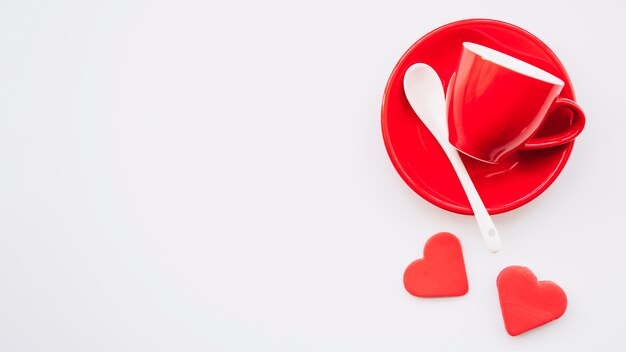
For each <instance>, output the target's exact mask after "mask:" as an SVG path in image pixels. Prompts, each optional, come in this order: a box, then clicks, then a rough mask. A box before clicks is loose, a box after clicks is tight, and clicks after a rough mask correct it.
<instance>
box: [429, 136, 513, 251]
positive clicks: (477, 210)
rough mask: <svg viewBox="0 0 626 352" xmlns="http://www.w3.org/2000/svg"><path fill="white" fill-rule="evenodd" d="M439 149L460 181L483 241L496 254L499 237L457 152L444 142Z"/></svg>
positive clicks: (498, 246) (499, 244) (499, 243)
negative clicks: (444, 153)
mask: <svg viewBox="0 0 626 352" xmlns="http://www.w3.org/2000/svg"><path fill="white" fill-rule="evenodd" d="M441 147H442V148H443V150H444V151H445V152H446V154H447V155H448V159H450V162H451V163H452V167H454V171H456V174H457V176H458V177H459V180H460V181H461V185H462V186H463V190H464V191H465V194H466V195H467V199H468V200H469V203H470V206H471V207H472V211H473V212H474V216H475V217H476V222H478V227H479V228H480V232H481V234H482V236H483V239H484V240H485V243H486V244H487V248H489V250H490V251H491V252H492V253H496V252H498V251H499V250H500V247H501V242H500V235H499V234H498V230H496V226H495V225H494V224H493V221H492V220H491V216H490V215H489V213H488V212H487V209H486V208H485V204H484V203H483V201H482V200H481V199H480V195H479V194H478V191H476V187H475V186H474V182H472V179H471V178H470V176H469V174H468V173H467V169H466V168H465V165H464V164H463V161H462V160H461V156H460V155H459V152H458V151H457V150H456V149H454V147H453V146H452V145H450V144H449V143H447V141H445V143H441Z"/></svg>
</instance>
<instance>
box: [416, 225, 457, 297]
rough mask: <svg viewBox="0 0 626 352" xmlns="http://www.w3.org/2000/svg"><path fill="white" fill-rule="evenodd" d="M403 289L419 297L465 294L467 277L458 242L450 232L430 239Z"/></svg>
mask: <svg viewBox="0 0 626 352" xmlns="http://www.w3.org/2000/svg"><path fill="white" fill-rule="evenodd" d="M404 287H405V288H406V290H407V291H409V293H410V294H412V295H414V296H417V297H448V296H462V295H464V294H466V293H467V290H468V285H467V274H466V272H465V262H464V261H463V251H462V249H461V242H459V239H458V238H456V236H454V235H453V234H451V233H448V232H441V233H438V234H436V235H433V236H432V237H431V238H429V239H428V241H426V245H425V246H424V258H422V259H418V260H416V261H414V262H412V263H411V264H409V266H408V267H407V268H406V270H405V271H404Z"/></svg>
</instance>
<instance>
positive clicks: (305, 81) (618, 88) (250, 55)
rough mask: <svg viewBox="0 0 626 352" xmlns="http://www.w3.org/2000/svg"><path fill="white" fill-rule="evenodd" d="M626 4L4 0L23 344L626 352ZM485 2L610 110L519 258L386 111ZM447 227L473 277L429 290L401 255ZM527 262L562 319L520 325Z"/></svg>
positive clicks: (5, 251) (5, 154) (1, 305)
mask: <svg viewBox="0 0 626 352" xmlns="http://www.w3.org/2000/svg"><path fill="white" fill-rule="evenodd" d="M624 13H626V11H625V7H624V5H623V3H621V2H618V1H610V2H609V1H594V2H592V3H587V2H565V1H563V2H560V3H559V4H557V3H553V2H547V1H524V2H516V3H510V2H502V1H495V0H494V1H464V2H461V1H458V2H456V3H452V2H449V1H433V2H418V1H405V2H394V1H386V2H377V3H371V2H356V1H354V2H350V3H348V2H345V3H340V2H335V1H316V2H311V3H308V4H303V3H298V2H293V1H283V2H277V1H264V2H260V1H246V2H241V3H238V2H233V3H231V4H225V3H223V2H206V1H197V2H191V1H170V2H160V1H143V2H136V1H129V0H123V1H122V0H115V1H81V2H79V1H41V2H32V1H28V0H19V1H18V0H16V1H6V0H0V168H1V169H0V351H11V352H12V351H145V350H149V351H420V350H433V349H435V348H437V349H439V350H442V351H461V350H468V351H478V350H480V351H503V350H506V351H529V350H532V351H555V350H560V351H565V350H575V351H583V350H606V351H619V350H622V351H623V350H625V349H626V340H625V339H624V336H623V335H624V334H623V327H624V323H623V316H624V315H626V303H625V301H624V297H626V275H624V271H625V270H626V269H625V268H626V255H624V254H625V251H626V231H624V224H623V220H624V211H625V210H626V209H625V208H626V207H625V206H624V199H626V184H625V183H624V180H626V166H625V165H626V164H625V163H624V152H626V144H625V142H624V131H626V119H625V118H624V107H623V106H624V97H626V89H624V86H623V84H624V82H626V68H625V62H626V46H625V45H624V36H625V34H626V24H625V22H624V21H623V14H624ZM472 17H490V18H497V19H501V20H505V21H509V22H511V23H514V24H517V25H519V26H521V27H523V28H526V29H528V30H529V31H531V32H532V33H534V34H535V35H537V36H538V37H540V38H541V39H542V40H544V41H545V42H546V43H547V44H548V45H549V46H550V47H551V48H552V49H553V50H554V51H555V52H556V54H557V55H558V56H559V57H560V58H561V59H562V61H563V63H564V64H565V66H566V68H567V69H568V71H569V73H570V75H571V78H572V81H573V82H574V86H575V88H576V92H577V95H578V101H579V103H580V105H581V106H582V107H583V108H584V109H585V111H586V113H587V119H588V123H587V126H586V129H585V131H584V132H583V133H582V135H581V137H580V139H579V141H578V142H577V145H576V147H575V148H574V153H573V154H572V156H571V158H570V161H569V163H568V165H567V167H566V168H565V170H564V171H563V173H562V174H561V176H560V177H559V179H558V180H557V181H556V182H555V183H554V185H553V186H552V187H551V188H550V189H549V190H548V191H547V192H545V193H544V194H543V195H542V196H541V197H539V198H538V199H537V200H535V201H533V202H532V203H531V204H529V205H527V206H525V207H523V208H521V209H518V210H516V211H512V212H510V213H507V214H503V215H500V216H497V217H496V218H495V221H496V223H497V225H498V227H499V230H500V234H501V236H502V237H503V241H505V243H506V249H503V250H502V251H501V252H500V253H498V254H497V255H492V254H490V253H488V252H487V251H486V250H485V248H484V244H483V243H482V239H481V238H480V235H479V234H478V231H477V230H476V225H475V224H474V220H473V219H472V218H470V217H464V216H460V215H455V214H452V213H448V212H445V211H443V210H440V209H438V208H436V207H434V206H433V205H431V204H429V203H427V202H426V201H424V200H422V199H421V198H419V197H418V196H417V195H415V194H414V193H413V192H411V191H410V190H409V188H408V187H407V186H406V185H405V184H404V183H403V182H402V180H401V179H400V177H399V176H398V175H397V174H396V172H395V170H394V169H393V167H392V165H391V162H390V161H389V159H388V157H387V154H386V151H385V149H384V146H383V141H382V137H381V131H380V103H381V98H382V92H383V89H384V86H385V83H386V81H387V78H388V76H389V74H390V72H391V70H392V68H393V66H394V64H395V63H396V62H397V60H398V59H399V58H400V56H401V55H402V54H403V53H404V52H405V50H406V49H407V48H408V47H409V46H410V45H411V44H412V43H413V42H414V41H415V40H417V39H418V38H419V37H420V36H422V35H423V34H425V33H426V32H428V31H430V30H431V29H433V28H435V27H437V26H439V25H442V24H444V23H447V22H450V21H453V20H458V19H463V18H472ZM242 86H245V87H247V88H246V89H245V90H244V91H241V92H240V91H238V89H240V87H242ZM242 95H243V96H242ZM442 230H448V231H452V232H453V233H455V234H457V235H459V237H460V238H461V241H462V244H463V249H464V252H465V256H466V263H467V269H468V277H469V282H470V291H469V293H468V294H467V295H466V296H464V297H460V298H454V299H433V300H423V299H417V298H414V297H412V296H410V295H409V294H407V293H406V292H405V291H404V289H403V287H402V282H401V280H402V273H403V270H404V268H405V266H406V265H408V264H409V263H410V262H411V261H412V260H413V259H415V258H417V257H419V256H420V255H421V248H422V246H423V244H424V242H425V241H426V239H427V238H428V237H429V236H430V235H432V234H434V233H436V232H438V231H442ZM539 244H541V245H539ZM511 264H519V265H527V266H529V267H531V268H532V269H534V271H535V273H536V274H537V275H538V277H539V278H540V279H551V280H553V281H555V282H557V283H559V284H560V285H561V286H562V287H563V288H564V289H565V291H566V292H567V294H568V298H569V307H568V310H567V312H566V313H565V315H564V316H563V317H562V318H561V319H560V320H558V321H556V322H554V323H552V324H551V325H548V326H545V327H544V328H541V329H538V330H535V331H532V332H530V333H528V334H525V335H522V336H519V337H517V338H512V337H510V336H508V335H507V334H506V332H505V331H504V328H503V326H502V321H501V317H500V311H499V307H498V301H497V293H496V289H495V279H496V276H497V274H498V272H499V271H500V270H501V269H502V268H504V267H505V266H507V265H511Z"/></svg>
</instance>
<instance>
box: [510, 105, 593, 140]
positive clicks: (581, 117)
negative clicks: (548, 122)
mask: <svg viewBox="0 0 626 352" xmlns="http://www.w3.org/2000/svg"><path fill="white" fill-rule="evenodd" d="M560 107H566V108H568V109H570V110H572V112H573V113H574V121H573V123H572V125H571V126H570V127H569V128H567V129H566V130H565V131H563V132H559V133H556V134H553V135H550V136H544V137H537V138H535V137H532V138H530V139H529V140H528V141H527V142H526V144H525V145H524V146H523V147H522V149H542V148H550V147H556V146H557V145H561V144H565V143H569V142H571V141H573V140H574V138H576V137H578V135H579V134H580V132H582V130H583V128H584V127H585V113H583V110H582V109H581V108H580V106H578V104H576V103H575V102H574V101H573V100H571V99H567V98H557V99H556V100H555V101H554V103H553V104H552V106H551V107H550V110H549V112H548V115H550V114H551V113H552V111H554V110H556V109H558V108H560Z"/></svg>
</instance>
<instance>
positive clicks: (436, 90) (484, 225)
mask: <svg viewBox="0 0 626 352" xmlns="http://www.w3.org/2000/svg"><path fill="white" fill-rule="evenodd" d="M404 93H405V94H406V97H407V99H408V100H409V103H410V104H411V107H412V108H413V110H414V111H415V113H416V114H417V116H419V118H420V119H421V120H422V122H424V125H426V127H427V128H428V129H429V130H430V132H431V133H432V134H433V135H434V136H435V138H436V139H437V142H439V144H440V145H441V147H442V148H443V151H444V152H446V155H447V156H448V159H450V162H451V163H452V166H453V167H454V171H456V174H457V176H458V177H459V180H461V185H462V186H463V190H464V191H465V194H466V195H467V199H469V203H470V206H471V207H472V210H473V211H474V216H475V217H476V222H478V227H479V228H480V232H481V234H482V235H483V239H484V240H485V243H486V244H487V247H488V248H489V250H490V251H491V252H493V253H496V252H498V251H499V250H500V246H501V244H500V236H499V235H498V231H497V230H496V227H495V225H494V224H493V221H492V220H491V217H490V216H489V213H488V212H487V209H486V208H485V205H484V204H483V202H482V200H481V199H480V195H478V192H477V191H476V187H475V186H474V183H473V182H472V179H471V178H470V177H469V174H468V173H467V169H465V165H464V164H463V161H461V157H460V156H459V152H458V151H457V150H456V149H454V147H453V146H452V145H451V144H450V142H448V122H447V119H446V97H445V94H444V92H443V86H442V84H441V80H440V79H439V75H438V74H437V72H435V70H434V69H433V68H432V67H430V66H429V65H427V64H422V63H419V64H415V65H413V66H411V67H409V69H408V70H407V71H406V73H405V74H404Z"/></svg>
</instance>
